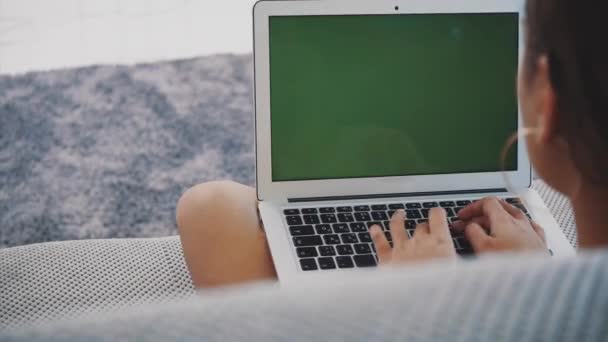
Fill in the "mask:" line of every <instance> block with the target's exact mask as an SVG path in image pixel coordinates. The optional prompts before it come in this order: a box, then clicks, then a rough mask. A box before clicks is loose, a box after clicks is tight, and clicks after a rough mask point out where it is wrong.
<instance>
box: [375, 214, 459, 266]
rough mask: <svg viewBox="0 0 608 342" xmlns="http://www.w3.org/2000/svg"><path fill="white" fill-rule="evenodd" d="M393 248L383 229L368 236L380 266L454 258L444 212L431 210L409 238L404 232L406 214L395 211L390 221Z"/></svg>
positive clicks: (454, 254)
mask: <svg viewBox="0 0 608 342" xmlns="http://www.w3.org/2000/svg"><path fill="white" fill-rule="evenodd" d="M390 228H391V235H392V238H393V247H391V245H390V244H389V242H388V240H387V239H386V236H385V235H384V232H383V231H382V229H381V228H380V227H378V226H373V227H372V228H371V229H370V235H371V236H372V239H373V240H374V244H375V245H376V251H377V253H378V262H379V264H380V265H387V264H403V263H411V262H417V261H424V260H429V259H436V258H448V259H454V258H456V257H457V254H456V250H455V248H454V242H453V241H452V237H451V236H450V230H449V228H448V222H447V218H446V213H445V210H443V209H441V208H434V209H432V210H431V212H430V214H429V223H428V224H420V225H418V227H416V230H415V232H414V236H413V237H412V238H409V235H408V233H407V231H406V230H405V211H403V210H399V211H397V212H396V213H395V214H394V215H393V217H392V218H391V222H390Z"/></svg>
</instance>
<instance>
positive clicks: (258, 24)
mask: <svg viewBox="0 0 608 342" xmlns="http://www.w3.org/2000/svg"><path fill="white" fill-rule="evenodd" d="M522 8H523V2H522V1H520V0H518V1H508V2H507V1H504V0H491V1H488V0H434V1H428V0H399V1H385V0H381V1H366V0H354V1H353V0H347V1H342V0H339V1H307V0H303V1H259V2H257V3H256V5H255V6H254V13H253V16H254V21H253V22H254V74H255V125H256V134H255V136H256V138H255V140H256V143H255V145H256V177H257V194H258V199H259V200H276V201H285V200H287V199H298V198H319V199H321V198H335V197H354V196H374V195H379V196H380V195H387V194H415V193H436V192H459V191H471V190H475V191H485V190H497V189H503V188H505V181H504V177H503V175H502V172H485V173H465V174H447V175H445V174H444V175H425V176H398V177H377V178H355V179H331V180H306V181H293V182H275V181H273V180H272V155H271V106H270V46H269V40H270V39H269V21H270V17H272V16H304V15H306V16H310V15H405V14H433V13H437V14H439V13H441V14H445V13H514V14H518V16H519V22H520V25H519V63H520V64H521V61H522V59H523V58H522V57H523V56H522V53H523V50H524V49H523V46H524V34H523V32H524V25H523V18H522ZM513 77H514V78H515V75H513ZM514 91H515V89H514ZM521 125H522V120H521V112H520V113H519V115H518V126H519V127H521ZM517 146H518V151H517V170H516V171H510V172H507V175H508V177H509V179H510V181H511V183H512V185H513V186H515V187H516V188H527V187H529V186H530V184H531V174H532V173H531V168H530V161H529V159H528V155H527V152H526V147H525V144H524V143H519V144H518V145H517ZM497 158H498V156H497Z"/></svg>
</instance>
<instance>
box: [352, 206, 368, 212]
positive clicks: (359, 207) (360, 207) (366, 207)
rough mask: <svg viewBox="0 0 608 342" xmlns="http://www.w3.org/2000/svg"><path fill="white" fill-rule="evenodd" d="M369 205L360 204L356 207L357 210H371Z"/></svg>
mask: <svg viewBox="0 0 608 342" xmlns="http://www.w3.org/2000/svg"><path fill="white" fill-rule="evenodd" d="M369 210H370V209H369V205H358V206H356V207H355V211H369Z"/></svg>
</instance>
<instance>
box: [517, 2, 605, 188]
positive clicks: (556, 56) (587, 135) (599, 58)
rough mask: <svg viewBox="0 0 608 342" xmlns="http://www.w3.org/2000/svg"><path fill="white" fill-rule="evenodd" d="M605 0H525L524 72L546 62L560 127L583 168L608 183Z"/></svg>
mask: <svg viewBox="0 0 608 342" xmlns="http://www.w3.org/2000/svg"><path fill="white" fill-rule="evenodd" d="M607 14H608V1H605V0H580V1H578V0H528V1H527V6H526V21H527V57H526V59H527V61H526V67H527V70H528V75H529V76H531V75H534V72H535V71H536V66H537V62H538V59H539V57H540V56H543V55H544V56H546V57H547V59H548V62H549V73H550V81H551V85H552V87H553V89H554V91H555V93H556V102H557V103H556V105H557V112H558V129H559V132H560V134H561V135H563V136H564V138H565V139H566V140H567V141H568V143H569V145H570V146H571V154H572V156H571V157H572V158H573V160H574V162H575V164H576V166H577V168H578V169H579V171H580V172H581V173H583V174H584V175H585V176H586V177H588V178H589V180H591V181H592V182H593V183H595V184H602V185H608V44H607V43H606V42H607V41H608V29H607V28H608V26H607V24H608V23H607V21H608V16H607Z"/></svg>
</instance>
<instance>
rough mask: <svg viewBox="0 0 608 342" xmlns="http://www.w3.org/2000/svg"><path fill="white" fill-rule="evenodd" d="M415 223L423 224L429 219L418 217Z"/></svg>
mask: <svg viewBox="0 0 608 342" xmlns="http://www.w3.org/2000/svg"><path fill="white" fill-rule="evenodd" d="M416 223H418V224H425V223H429V220H428V219H420V220H418V221H416Z"/></svg>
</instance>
